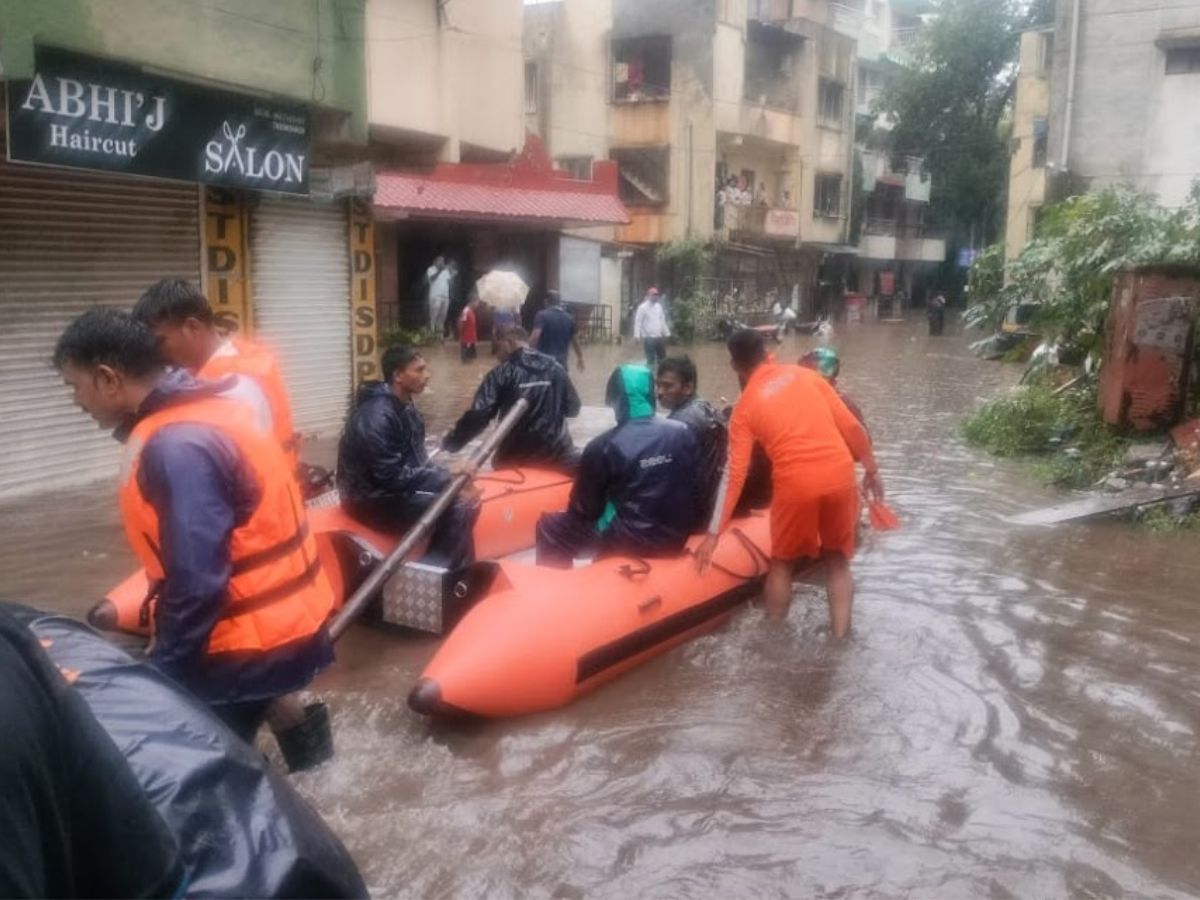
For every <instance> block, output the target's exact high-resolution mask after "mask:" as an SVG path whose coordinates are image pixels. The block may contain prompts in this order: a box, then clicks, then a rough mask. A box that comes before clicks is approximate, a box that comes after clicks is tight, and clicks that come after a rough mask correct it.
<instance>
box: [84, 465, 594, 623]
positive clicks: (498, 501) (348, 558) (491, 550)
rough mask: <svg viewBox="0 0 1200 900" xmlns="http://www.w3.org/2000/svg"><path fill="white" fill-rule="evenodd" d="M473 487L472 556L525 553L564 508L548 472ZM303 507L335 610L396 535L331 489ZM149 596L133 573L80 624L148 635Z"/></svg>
mask: <svg viewBox="0 0 1200 900" xmlns="http://www.w3.org/2000/svg"><path fill="white" fill-rule="evenodd" d="M475 482H476V484H477V485H478V486H479V489H480V492H481V497H480V500H481V509H480V512H479V519H478V520H477V521H476V523H475V555H476V556H477V557H478V558H479V559H499V558H501V557H504V556H509V555H512V554H514V553H519V552H521V551H522V550H528V549H529V548H531V547H532V546H533V545H534V531H535V529H536V527H537V521H538V519H539V518H540V517H541V515H542V513H546V512H559V511H561V510H564V509H566V507H567V499H568V497H569V496H570V493H571V477H570V476H569V475H565V474H563V473H562V472H557V471H552V470H548V469H536V468H516V469H497V470H494V471H489V472H483V473H481V474H480V475H478V476H476V478H475ZM306 505H307V512H308V522H309V527H310V528H311V529H312V531H313V534H314V536H315V537H316V541H317V553H318V555H319V556H320V558H321V565H322V567H323V568H324V569H325V572H326V574H327V575H328V577H329V581H330V584H331V585H332V586H333V591H334V595H335V608H340V607H341V605H342V603H343V602H344V601H345V599H346V598H347V597H349V596H350V594H352V593H353V592H354V589H355V588H357V587H358V585H359V584H361V583H362V581H363V579H364V578H366V576H367V574H368V573H369V572H370V571H371V569H373V568H374V567H375V566H376V565H377V564H378V563H379V562H380V561H381V560H382V559H384V558H385V557H386V556H387V555H388V554H389V553H390V552H391V551H392V549H393V548H395V546H396V545H397V544H398V543H399V541H400V538H401V537H402V535H391V534H384V533H382V532H379V531H376V530H374V529H373V528H370V527H368V526H366V525H364V524H363V523H362V522H359V521H357V520H356V519H354V518H353V517H352V516H350V514H349V513H348V512H346V510H345V509H344V508H343V507H342V506H341V505H340V504H339V503H338V499H337V492H336V491H331V492H329V493H327V494H324V495H322V496H320V497H316V498H314V499H312V500H310V501H308V503H307V504H306ZM420 555H421V554H420V552H417V553H416V554H415V556H420ZM149 592H150V586H149V582H148V581H147V579H146V572H145V570H143V569H139V570H138V571H137V572H134V573H133V574H132V575H130V576H129V577H128V578H126V579H125V580H124V581H122V582H121V583H120V584H118V585H117V586H116V587H114V588H113V589H112V590H110V591H109V592H108V593H107V594H106V595H105V597H104V599H103V600H101V601H100V602H99V603H97V604H96V605H95V606H94V607H92V609H91V611H89V612H88V622H89V623H90V624H91V625H92V626H93V627H95V628H99V629H101V630H105V631H124V632H129V633H132V634H149V633H150V623H151V622H152V621H153V616H152V615H151V610H150V607H149V606H148V605H147V604H146V597H147V596H148V594H149Z"/></svg>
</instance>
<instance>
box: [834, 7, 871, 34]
mask: <svg viewBox="0 0 1200 900" xmlns="http://www.w3.org/2000/svg"><path fill="white" fill-rule="evenodd" d="M866 22H867V15H866V13H864V12H863V11H862V10H861V9H857V8H855V7H853V6H847V5H846V4H844V3H830V4H829V26H830V27H831V28H833V29H834V30H835V31H840V32H841V33H842V34H845V35H848V36H849V37H854V38H857V37H858V36H859V34H860V33H861V32H862V29H863V26H864V25H865V24H866Z"/></svg>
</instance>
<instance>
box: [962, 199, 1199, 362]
mask: <svg viewBox="0 0 1200 900" xmlns="http://www.w3.org/2000/svg"><path fill="white" fill-rule="evenodd" d="M993 254H995V255H994V256H993ZM1001 260H1002V251H1001V250H999V249H997V248H992V249H989V250H988V251H987V253H985V254H984V256H983V257H981V258H980V260H979V261H978V262H977V263H976V267H974V268H973V269H972V272H971V279H972V290H971V299H972V306H971V308H970V309H969V310H968V313H967V322H968V323H969V324H973V325H995V324H996V323H998V322H999V321H1000V320H1001V319H1003V318H1004V313H1005V311H1006V310H1007V308H1008V307H1009V306H1010V305H1011V304H1013V303H1016V302H1018V301H1030V302H1035V303H1039V304H1041V305H1040V307H1039V309H1038V312H1037V314H1036V316H1035V318H1034V320H1033V322H1032V323H1031V324H1032V327H1033V328H1034V329H1035V330H1037V331H1038V332H1039V333H1041V334H1043V335H1045V336H1046V337H1048V338H1051V339H1054V340H1057V341H1059V342H1060V343H1062V344H1064V345H1070V346H1072V347H1073V348H1075V349H1076V350H1077V351H1078V352H1079V353H1083V354H1086V353H1092V354H1093V355H1094V356H1097V357H1098V356H1099V355H1100V353H1101V352H1102V350H1103V341H1104V323H1105V318H1106V316H1107V314H1108V304H1109V300H1110V297H1111V295H1112V287H1113V279H1114V278H1115V276H1116V274H1117V273H1118V272H1119V271H1120V270H1121V269H1122V268H1124V267H1126V266H1130V265H1149V264H1157V265H1162V264H1188V265H1195V264H1197V263H1200V188H1195V187H1194V188H1193V190H1192V195H1191V199H1190V201H1189V203H1188V204H1187V205H1185V206H1184V207H1183V208H1182V209H1178V210H1168V209H1165V208H1163V207H1161V206H1159V205H1158V204H1157V203H1156V202H1155V200H1154V198H1153V197H1152V196H1150V195H1148V194H1142V193H1138V192H1136V191H1134V190H1131V189H1129V188H1126V187H1118V188H1109V189H1107V190H1104V191H1101V192H1099V193H1095V194H1084V195H1082V196H1078V197H1072V198H1070V199H1068V200H1065V201H1063V202H1062V203H1058V204H1056V205H1054V206H1050V207H1047V208H1046V209H1045V212H1044V213H1043V216H1042V219H1041V221H1040V223H1039V225H1038V230H1037V235H1036V237H1035V238H1034V240H1033V241H1031V242H1030V243H1029V244H1028V245H1027V246H1026V247H1025V249H1024V251H1022V253H1021V255H1020V256H1019V257H1018V258H1017V259H1015V260H1013V261H1012V262H1011V263H1009V264H1008V266H1007V269H1002V270H1001V271H1004V272H1006V273H1007V276H1008V277H1007V284H1002V285H1001V286H1000V288H999V289H996V284H997V282H998V281H1003V278H1002V276H1001V275H1000V274H998V272H997V267H998V266H999V265H1001ZM976 280H978V282H979V284H980V288H979V290H978V292H977V291H976V289H975V282H976Z"/></svg>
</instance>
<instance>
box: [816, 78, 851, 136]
mask: <svg viewBox="0 0 1200 900" xmlns="http://www.w3.org/2000/svg"><path fill="white" fill-rule="evenodd" d="M845 103H846V87H845V85H842V84H839V83H838V82H836V81H830V80H829V79H827V78H822V79H821V84H820V87H819V88H818V90H817V116H818V118H819V119H820V121H821V124H823V125H841V124H842V111H843V109H844V107H845Z"/></svg>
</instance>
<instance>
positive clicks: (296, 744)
mask: <svg viewBox="0 0 1200 900" xmlns="http://www.w3.org/2000/svg"><path fill="white" fill-rule="evenodd" d="M275 740H276V741H277V742H278V743H279V752H280V753H282V754H283V761H284V762H285V763H287V767H288V771H289V772H306V771H308V770H309V769H315V768H316V767H317V766H319V765H320V764H321V763H323V762H328V761H329V760H331V759H333V731H332V728H331V726H330V724H329V708H328V707H327V706H326V705H325V704H324V703H309V704H308V705H307V706H305V707H304V720H303V721H302V722H300V723H299V724H298V725H293V726H292V727H291V728H288V729H287V730H286V731H277V732H276V733H275Z"/></svg>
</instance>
